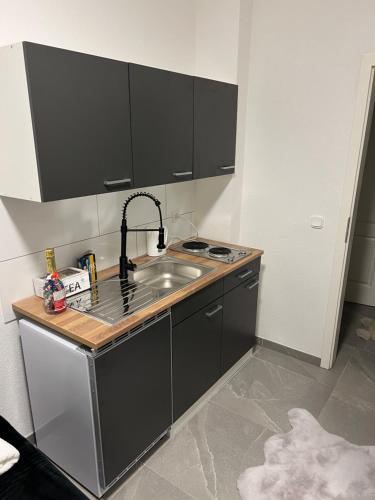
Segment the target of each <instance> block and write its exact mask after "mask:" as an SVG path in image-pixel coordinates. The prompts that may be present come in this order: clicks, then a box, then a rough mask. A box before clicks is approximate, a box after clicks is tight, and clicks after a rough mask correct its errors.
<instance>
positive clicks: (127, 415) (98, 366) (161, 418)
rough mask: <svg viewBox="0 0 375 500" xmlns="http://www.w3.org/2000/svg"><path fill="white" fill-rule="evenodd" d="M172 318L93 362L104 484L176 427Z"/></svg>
mask: <svg viewBox="0 0 375 500" xmlns="http://www.w3.org/2000/svg"><path fill="white" fill-rule="evenodd" d="M170 335H171V329H170V316H169V315H166V316H164V317H163V318H161V319H159V320H157V321H155V322H154V323H152V324H150V325H148V326H147V327H145V328H144V329H141V330H140V331H139V332H138V333H136V334H135V335H134V336H133V337H131V338H129V339H128V340H127V339H125V340H124V341H123V342H119V343H118V345H116V346H114V347H113V348H111V349H109V350H107V351H104V352H103V353H102V354H99V355H98V356H97V357H96V358H95V359H94V364H95V372H96V381H97V398H98V408H99V424H100V432H101V441H102V450H103V465H104V475H105V478H104V479H105V484H106V485H108V484H110V483H111V481H113V480H114V479H115V478H116V477H117V476H118V475H119V474H120V473H121V472H122V471H123V470H124V469H125V468H126V467H127V466H128V465H130V464H131V463H132V462H133V461H134V460H135V459H136V458H137V457H138V456H139V455H140V454H141V453H142V452H143V451H144V450H145V449H147V448H148V446H150V444H151V443H153V442H154V441H155V439H157V438H158V437H159V436H160V435H161V434H163V432H165V431H166V430H167V429H168V428H169V427H170V425H171V424H172V387H171V337H170Z"/></svg>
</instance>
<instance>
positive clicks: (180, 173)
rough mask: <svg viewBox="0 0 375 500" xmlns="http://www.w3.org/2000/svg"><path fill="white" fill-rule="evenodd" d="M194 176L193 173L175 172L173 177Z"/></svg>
mask: <svg viewBox="0 0 375 500" xmlns="http://www.w3.org/2000/svg"><path fill="white" fill-rule="evenodd" d="M188 175H189V176H190V175H193V172H173V177H187V176H188Z"/></svg>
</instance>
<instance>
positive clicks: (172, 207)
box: [165, 181, 195, 217]
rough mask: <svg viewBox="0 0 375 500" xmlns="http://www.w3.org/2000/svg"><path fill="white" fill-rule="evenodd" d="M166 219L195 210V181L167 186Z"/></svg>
mask: <svg viewBox="0 0 375 500" xmlns="http://www.w3.org/2000/svg"><path fill="white" fill-rule="evenodd" d="M165 187H166V192H167V217H171V216H172V215H174V214H175V213H179V214H186V213H189V212H193V211H194V210H195V181H187V182H176V183H175V184H167V185H166V186H165Z"/></svg>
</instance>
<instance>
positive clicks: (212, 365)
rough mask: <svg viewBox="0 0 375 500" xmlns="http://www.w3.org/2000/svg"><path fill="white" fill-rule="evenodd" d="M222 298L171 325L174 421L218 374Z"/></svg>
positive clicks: (204, 390) (216, 378) (212, 382)
mask: <svg viewBox="0 0 375 500" xmlns="http://www.w3.org/2000/svg"><path fill="white" fill-rule="evenodd" d="M222 314H223V303H222V298H220V299H218V300H216V301H215V302H212V303H211V304H210V305H208V306H207V307H205V308H203V309H202V310H200V311H198V312H196V313H195V314H193V315H192V316H190V317H189V318H187V319H185V320H184V321H182V322H181V323H179V324H177V325H176V326H174V327H173V330H172V373H173V377H172V378H173V420H174V421H176V420H177V419H178V418H179V417H180V416H181V415H182V414H183V413H184V412H185V411H186V410H187V409H188V408H189V407H190V406H192V405H193V404H194V403H195V401H197V400H198V399H199V398H200V396H202V394H204V393H205V392H206V391H207V390H208V389H209V388H210V386H211V385H212V384H214V383H215V382H216V380H218V378H219V377H220V364H221V359H220V358H221V330H222Z"/></svg>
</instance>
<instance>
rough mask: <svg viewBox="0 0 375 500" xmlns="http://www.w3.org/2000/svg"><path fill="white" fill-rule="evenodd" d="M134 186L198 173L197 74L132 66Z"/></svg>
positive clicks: (178, 179) (173, 179)
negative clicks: (195, 150)
mask: <svg viewBox="0 0 375 500" xmlns="http://www.w3.org/2000/svg"><path fill="white" fill-rule="evenodd" d="M129 71H130V106H131V126H132V145H133V167H134V179H135V186H137V187H141V186H152V185H157V184H168V183H171V182H176V181H186V180H190V179H192V178H193V88H194V83H193V77H191V76H188V75H182V74H179V73H172V72H170V71H163V70H160V69H156V68H149V67H146V66H139V65H137V64H130V65H129Z"/></svg>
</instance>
